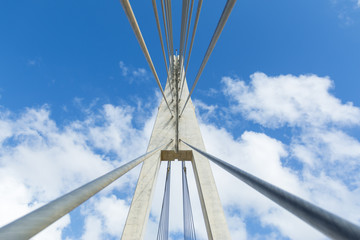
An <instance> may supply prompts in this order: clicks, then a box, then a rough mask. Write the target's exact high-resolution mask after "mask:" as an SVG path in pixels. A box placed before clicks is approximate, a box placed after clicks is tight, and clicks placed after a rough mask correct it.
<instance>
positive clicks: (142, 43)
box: [120, 0, 173, 116]
mask: <svg viewBox="0 0 360 240" xmlns="http://www.w3.org/2000/svg"><path fill="white" fill-rule="evenodd" d="M120 3H121V5H122V6H123V8H124V11H125V14H126V16H127V18H128V20H129V22H130V25H131V27H132V29H133V31H134V33H135V36H136V39H137V40H138V42H139V45H140V47H141V49H142V51H143V53H144V55H145V58H146V61H147V62H148V64H149V66H150V69H151V71H152V73H153V75H154V77H155V80H156V82H157V84H158V86H159V88H160V91H161V93H162V96H163V97H164V100H165V102H166V105H167V107H168V109H169V111H170V114H171V116H173V114H172V111H171V109H170V106H169V103H168V101H167V100H166V97H165V93H164V90H163V88H162V87H161V83H160V80H159V77H158V75H157V73H156V70H155V67H154V64H153V62H152V60H151V57H150V54H149V51H148V49H147V47H146V44H145V41H144V38H143V37H142V34H141V31H140V28H139V25H138V23H137V21H136V18H135V15H134V12H133V10H132V8H131V5H130V3H129V0H120Z"/></svg>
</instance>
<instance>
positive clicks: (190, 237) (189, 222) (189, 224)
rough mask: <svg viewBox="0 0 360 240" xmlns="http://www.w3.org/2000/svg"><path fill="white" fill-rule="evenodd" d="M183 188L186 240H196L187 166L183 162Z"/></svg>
mask: <svg viewBox="0 0 360 240" xmlns="http://www.w3.org/2000/svg"><path fill="white" fill-rule="evenodd" d="M182 187H183V189H182V190H183V217H184V218H183V221H184V239H185V240H195V239H196V235H195V227H194V220H193V215H192V209H191V202H190V194H189V186H188V181H187V176H186V165H185V162H184V161H183V162H182Z"/></svg>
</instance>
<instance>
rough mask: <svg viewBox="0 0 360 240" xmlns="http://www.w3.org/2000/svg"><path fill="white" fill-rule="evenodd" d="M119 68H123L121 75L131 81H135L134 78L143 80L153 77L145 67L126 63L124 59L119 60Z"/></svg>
mask: <svg viewBox="0 0 360 240" xmlns="http://www.w3.org/2000/svg"><path fill="white" fill-rule="evenodd" d="M119 68H120V70H121V75H122V76H123V77H125V79H126V80H127V81H129V83H132V82H134V80H136V81H137V82H139V81H141V82H142V81H144V80H147V79H149V78H150V77H151V74H150V73H149V72H148V71H147V70H146V69H145V68H134V67H131V66H128V65H126V64H125V63H124V62H123V61H120V62H119Z"/></svg>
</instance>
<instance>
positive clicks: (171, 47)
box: [165, 0, 174, 60]
mask: <svg viewBox="0 0 360 240" xmlns="http://www.w3.org/2000/svg"><path fill="white" fill-rule="evenodd" d="M165 1H166V2H167V4H166V5H167V12H168V22H169V24H168V30H169V40H170V41H169V43H170V55H174V41H173V29H172V14H171V1H170V0H165ZM170 60H172V58H170Z"/></svg>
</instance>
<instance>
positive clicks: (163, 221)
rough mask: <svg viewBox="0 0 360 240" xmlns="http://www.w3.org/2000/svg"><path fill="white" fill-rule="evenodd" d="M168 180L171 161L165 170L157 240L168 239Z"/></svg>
mask: <svg viewBox="0 0 360 240" xmlns="http://www.w3.org/2000/svg"><path fill="white" fill-rule="evenodd" d="M170 178H171V161H168V164H167V170H166V179H165V189H164V197H163V203H162V207H161V214H160V220H159V228H158V234H157V240H163V239H168V237H169V209H170Z"/></svg>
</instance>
